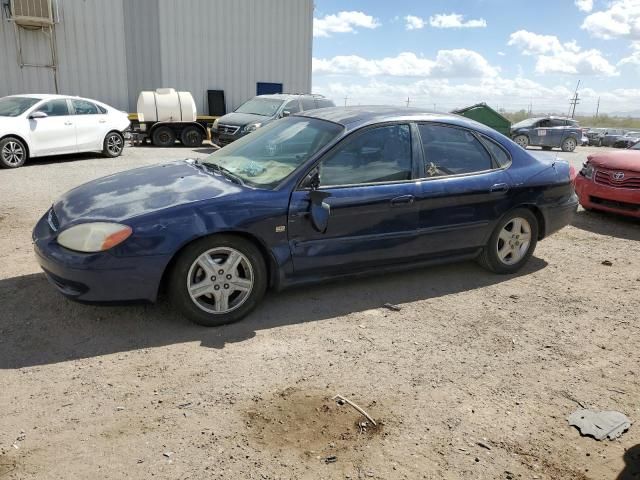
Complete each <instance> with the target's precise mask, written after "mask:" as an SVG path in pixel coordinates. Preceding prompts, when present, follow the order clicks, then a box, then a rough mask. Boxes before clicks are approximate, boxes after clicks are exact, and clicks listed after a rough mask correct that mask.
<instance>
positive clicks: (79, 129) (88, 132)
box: [71, 99, 109, 152]
mask: <svg viewBox="0 0 640 480" xmlns="http://www.w3.org/2000/svg"><path fill="white" fill-rule="evenodd" d="M71 106H72V107H73V113H74V121H75V125H76V141H77V143H78V151H79V152H90V151H95V150H102V147H103V145H102V142H103V140H104V137H105V136H106V134H107V130H108V128H109V125H108V118H107V113H106V112H104V113H103V112H102V110H101V109H100V108H99V107H98V106H97V105H96V104H95V103H93V102H90V101H88V100H81V99H74V100H71Z"/></svg>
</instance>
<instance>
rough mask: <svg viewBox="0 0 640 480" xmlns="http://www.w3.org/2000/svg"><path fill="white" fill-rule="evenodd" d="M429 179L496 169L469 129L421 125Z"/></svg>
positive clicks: (426, 170) (426, 171)
mask: <svg viewBox="0 0 640 480" xmlns="http://www.w3.org/2000/svg"><path fill="white" fill-rule="evenodd" d="M418 129H419V130H420V137H421V141H422V147H423V150H424V159H425V171H424V176H425V177H442V176H447V175H461V174H467V173H475V172H484V171H487V170H491V169H492V168H494V165H493V161H492V159H491V155H489V152H488V151H487V149H486V148H485V147H484V146H483V145H482V144H481V143H480V141H479V140H478V139H477V138H476V136H475V135H474V134H473V133H471V132H470V131H469V130H465V129H462V128H457V127H449V126H443V125H434V124H427V123H423V124H419V125H418Z"/></svg>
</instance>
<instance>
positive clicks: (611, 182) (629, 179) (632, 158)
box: [575, 144, 640, 217]
mask: <svg viewBox="0 0 640 480" xmlns="http://www.w3.org/2000/svg"><path fill="white" fill-rule="evenodd" d="M637 145H638V144H636V146H637ZM575 185H576V192H577V194H578V197H579V199H580V204H581V205H582V206H583V207H584V208H585V209H586V210H592V209H593V210H602V211H606V212H613V213H619V214H621V215H629V216H632V217H640V147H638V148H635V147H634V148H632V149H628V150H622V151H618V152H611V151H609V152H605V153H598V154H595V155H589V156H588V157H587V161H586V162H585V164H584V167H583V168H582V170H581V171H580V173H579V175H578V176H577V177H576V179H575Z"/></svg>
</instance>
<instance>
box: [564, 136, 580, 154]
mask: <svg viewBox="0 0 640 480" xmlns="http://www.w3.org/2000/svg"><path fill="white" fill-rule="evenodd" d="M577 146H578V142H577V141H576V139H575V138H573V137H569V138H565V139H564V141H563V142H562V146H561V147H560V148H562V151H563V152H573V151H574V150H575V149H576V147H577Z"/></svg>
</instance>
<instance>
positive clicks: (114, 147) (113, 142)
mask: <svg viewBox="0 0 640 480" xmlns="http://www.w3.org/2000/svg"><path fill="white" fill-rule="evenodd" d="M122 143H123V141H122V137H120V135H111V136H109V138H107V150H109V153H111V154H112V155H120V152H122Z"/></svg>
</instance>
